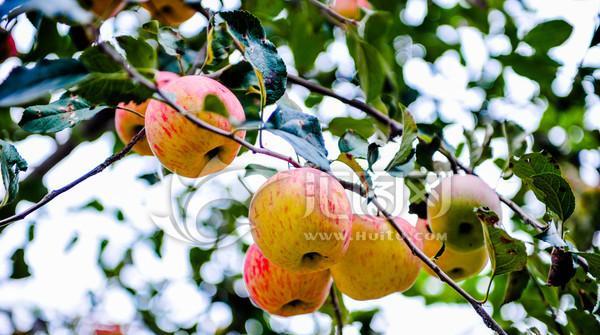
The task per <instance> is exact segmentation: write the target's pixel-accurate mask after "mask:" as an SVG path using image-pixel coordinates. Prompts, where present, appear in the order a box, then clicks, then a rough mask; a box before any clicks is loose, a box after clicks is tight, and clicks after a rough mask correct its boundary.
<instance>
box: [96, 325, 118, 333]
mask: <svg viewBox="0 0 600 335" xmlns="http://www.w3.org/2000/svg"><path fill="white" fill-rule="evenodd" d="M95 328H96V329H94V335H123V330H122V329H121V326H119V325H97V326H96V327H95Z"/></svg>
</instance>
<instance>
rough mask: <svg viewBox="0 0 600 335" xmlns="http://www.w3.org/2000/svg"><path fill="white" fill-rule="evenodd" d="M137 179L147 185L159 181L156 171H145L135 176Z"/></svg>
mask: <svg viewBox="0 0 600 335" xmlns="http://www.w3.org/2000/svg"><path fill="white" fill-rule="evenodd" d="M137 179H141V180H143V181H145V182H146V183H148V185H154V184H156V183H158V182H159V181H160V177H159V176H158V174H156V173H146V174H143V175H139V176H137Z"/></svg>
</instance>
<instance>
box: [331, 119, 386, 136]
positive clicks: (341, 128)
mask: <svg viewBox="0 0 600 335" xmlns="http://www.w3.org/2000/svg"><path fill="white" fill-rule="evenodd" d="M348 129H352V130H354V132H356V133H357V134H358V135H360V136H362V137H364V138H369V137H371V135H373V134H374V133H375V127H374V125H373V122H372V121H371V120H369V119H355V118H353V117H336V118H334V119H333V120H331V122H329V126H328V127H327V130H328V131H330V132H331V133H332V134H333V135H335V136H342V135H343V134H344V133H346V130H348Z"/></svg>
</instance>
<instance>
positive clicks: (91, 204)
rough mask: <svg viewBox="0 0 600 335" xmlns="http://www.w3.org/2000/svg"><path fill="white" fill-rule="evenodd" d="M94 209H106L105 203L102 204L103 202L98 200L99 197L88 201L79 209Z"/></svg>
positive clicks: (99, 210) (100, 210)
mask: <svg viewBox="0 0 600 335" xmlns="http://www.w3.org/2000/svg"><path fill="white" fill-rule="evenodd" d="M86 208H89V209H94V210H96V211H98V212H102V211H103V210H104V205H102V203H101V202H100V201H99V200H98V199H94V200H92V201H90V202H88V203H87V204H85V205H83V206H81V208H79V209H86Z"/></svg>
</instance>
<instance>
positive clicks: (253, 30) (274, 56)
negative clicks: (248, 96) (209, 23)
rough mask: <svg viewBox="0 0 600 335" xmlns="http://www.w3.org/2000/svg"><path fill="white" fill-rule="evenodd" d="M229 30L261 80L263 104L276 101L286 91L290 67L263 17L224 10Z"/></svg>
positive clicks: (240, 11) (222, 15) (223, 13)
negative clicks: (264, 26) (286, 63)
mask: <svg viewBox="0 0 600 335" xmlns="http://www.w3.org/2000/svg"><path fill="white" fill-rule="evenodd" d="M220 15H221V17H222V18H223V19H224V20H225V22H227V31H228V32H229V34H230V35H231V36H232V37H233V39H234V40H235V42H236V44H237V45H238V47H239V48H240V49H241V50H242V53H243V54H244V58H246V60H247V61H248V62H250V64H252V66H253V67H254V71H255V72H256V77H258V79H259V80H258V81H259V83H260V88H261V93H262V96H263V99H262V100H263V101H262V102H263V105H267V104H272V103H275V102H276V101H277V100H279V98H281V97H282V96H283V94H284V93H285V88H286V83H287V69H286V67H285V63H284V62H283V59H281V57H280V56H279V54H278V53H277V49H276V48H275V45H274V44H273V43H271V41H269V40H268V39H267V37H266V35H265V31H264V29H263V27H262V25H261V24H260V21H259V20H258V19H257V18H256V17H255V16H254V15H252V14H250V13H248V12H246V11H243V10H236V11H231V12H221V13H220Z"/></svg>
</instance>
